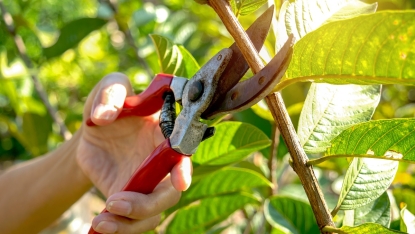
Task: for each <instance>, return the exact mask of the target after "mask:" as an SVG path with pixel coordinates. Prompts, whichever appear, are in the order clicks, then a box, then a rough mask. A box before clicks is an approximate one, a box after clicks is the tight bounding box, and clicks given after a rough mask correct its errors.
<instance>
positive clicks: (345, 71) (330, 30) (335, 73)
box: [276, 11, 415, 90]
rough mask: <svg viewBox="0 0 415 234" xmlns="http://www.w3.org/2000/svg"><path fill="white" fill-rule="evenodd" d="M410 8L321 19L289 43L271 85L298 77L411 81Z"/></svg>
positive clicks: (413, 37) (414, 36)
mask: <svg viewBox="0 0 415 234" xmlns="http://www.w3.org/2000/svg"><path fill="white" fill-rule="evenodd" d="M414 17H415V11H405V12H399V11H394V12H388V11H382V12H379V13H375V14H371V15H362V16H358V17H355V18H352V19H348V20H342V21H336V22H332V23H329V24H326V25H324V26H322V27H320V28H319V29H317V30H315V31H313V32H311V33H309V34H308V35H306V36H305V37H304V38H302V39H301V40H300V41H299V42H297V44H296V46H295V48H294V54H293V57H292V60H291V63H290V66H289V68H288V69H287V72H286V77H284V78H283V79H282V80H281V82H280V83H279V84H278V85H277V87H276V89H277V90H280V89H282V88H284V87H285V86H287V85H289V84H292V83H295V82H299V81H312V82H327V83H332V84H406V85H415V79H414V78H415V47H414V46H413V45H414V44H415V33H414V32H415V21H414V20H413V18H414Z"/></svg>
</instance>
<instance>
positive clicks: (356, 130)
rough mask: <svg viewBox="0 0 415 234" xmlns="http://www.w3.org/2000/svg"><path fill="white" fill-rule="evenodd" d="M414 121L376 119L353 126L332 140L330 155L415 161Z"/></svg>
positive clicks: (328, 151)
mask: <svg viewBox="0 0 415 234" xmlns="http://www.w3.org/2000/svg"><path fill="white" fill-rule="evenodd" d="M414 129H415V119H388V120H373V121H369V122H366V123H361V124H357V125H354V126H352V127H350V128H348V129H347V130H345V131H343V132H342V133H341V134H340V135H339V136H337V137H336V138H334V139H333V140H332V141H331V147H330V148H328V149H327V151H326V156H328V155H373V156H379V157H380V156H383V157H384V158H393V159H395V160H406V161H415V146H414V144H413V142H414V141H415V130H414Z"/></svg>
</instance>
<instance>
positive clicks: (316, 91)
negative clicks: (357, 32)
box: [283, 0, 380, 153]
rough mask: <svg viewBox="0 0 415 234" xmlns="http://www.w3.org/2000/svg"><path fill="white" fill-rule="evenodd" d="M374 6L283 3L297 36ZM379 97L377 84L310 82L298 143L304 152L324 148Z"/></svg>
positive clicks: (367, 114)
mask: <svg viewBox="0 0 415 234" xmlns="http://www.w3.org/2000/svg"><path fill="white" fill-rule="evenodd" d="M376 7H377V5H376V4H371V5H369V4H366V3H362V2H360V1H343V0H342V1H338V0H335V1H333V0H330V1H329V0H327V1H321V0H319V1H315V0H311V1H302V0H300V1H295V2H293V3H289V4H287V8H286V12H285V24H286V25H285V26H286V28H287V33H288V34H291V33H293V34H294V35H295V36H296V37H297V38H298V39H300V38H302V37H304V36H305V35H306V34H307V33H310V32H311V31H313V30H315V29H317V28H318V27H320V26H321V25H322V24H324V23H326V22H327V21H336V20H340V19H346V18H351V17H354V16H357V15H360V14H363V13H373V12H375V11H376ZM283 14H284V13H283ZM379 100H380V86H354V85H349V86H331V85H328V84H312V85H311V88H310V91H309V93H308V95H307V99H306V102H305V104H304V107H303V111H302V112H301V116H300V121H299V127H298V134H299V137H300V143H301V144H302V145H303V147H304V149H305V150H306V152H308V153H319V152H323V151H325V149H326V148H327V147H328V146H329V142H330V140H331V139H333V138H334V137H335V136H337V135H338V134H339V133H340V132H341V131H343V130H344V129H346V128H347V127H349V126H351V125H353V124H356V123H360V122H363V121H368V120H369V119H370V118H371V117H372V115H373V112H374V110H375V108H376V106H377V104H378V102H379Z"/></svg>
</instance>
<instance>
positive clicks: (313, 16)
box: [284, 0, 377, 39]
mask: <svg viewBox="0 0 415 234" xmlns="http://www.w3.org/2000/svg"><path fill="white" fill-rule="evenodd" d="M376 7H377V5H376V4H365V3H363V2H360V1H357V0H297V1H294V2H291V3H289V4H287V8H286V12H285V19H284V21H285V27H286V28H287V33H288V35H289V34H294V36H295V38H298V39H300V38H302V37H304V36H305V35H306V34H307V33H310V32H311V31H313V30H315V29H317V28H318V27H320V25H322V24H323V23H325V22H327V21H330V20H332V21H333V20H339V19H345V18H350V17H352V16H356V15H360V14H364V13H373V12H375V11H376Z"/></svg>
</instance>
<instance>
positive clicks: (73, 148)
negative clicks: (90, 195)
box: [57, 127, 93, 189]
mask: <svg viewBox="0 0 415 234" xmlns="http://www.w3.org/2000/svg"><path fill="white" fill-rule="evenodd" d="M81 138H82V127H81V128H80V129H79V130H78V131H77V132H76V133H75V134H74V135H73V136H72V138H71V139H70V140H69V141H67V142H65V143H64V144H63V145H62V146H61V147H60V148H59V149H57V150H59V151H62V154H63V156H64V157H65V158H66V160H65V161H66V162H67V163H68V167H67V168H68V169H70V172H69V173H71V174H72V176H73V179H74V181H75V182H76V183H77V184H79V186H80V187H84V188H87V189H89V188H91V187H92V186H93V184H92V182H91V180H90V179H89V177H88V176H87V175H86V174H85V173H84V171H83V170H82V169H81V167H80V166H79V164H78V161H77V154H78V146H79V143H80V141H81Z"/></svg>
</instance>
